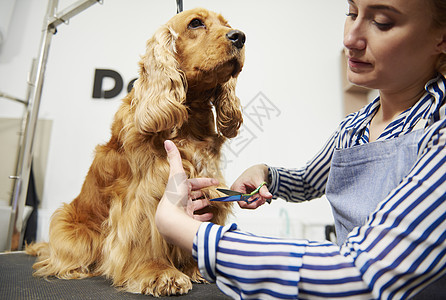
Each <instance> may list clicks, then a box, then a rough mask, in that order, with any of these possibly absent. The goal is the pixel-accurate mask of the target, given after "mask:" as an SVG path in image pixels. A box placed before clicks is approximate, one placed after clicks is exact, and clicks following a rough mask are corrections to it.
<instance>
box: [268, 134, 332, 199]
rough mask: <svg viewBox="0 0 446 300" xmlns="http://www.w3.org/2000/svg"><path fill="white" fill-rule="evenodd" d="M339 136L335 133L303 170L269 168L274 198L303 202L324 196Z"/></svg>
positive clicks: (270, 187)
mask: <svg viewBox="0 0 446 300" xmlns="http://www.w3.org/2000/svg"><path fill="white" fill-rule="evenodd" d="M337 135H338V132H335V133H334V134H333V135H332V136H331V137H330V139H329V140H328V141H327V142H326V144H325V145H324V147H323V148H322V149H321V150H320V151H319V152H318V153H317V154H316V156H314V158H313V159H312V160H310V161H309V162H308V163H307V164H306V165H305V167H303V168H300V169H286V168H277V167H268V170H269V177H270V178H269V179H270V182H269V191H270V192H271V193H272V194H273V195H274V198H282V199H284V200H286V201H289V202H301V201H306V200H311V199H314V198H318V197H321V196H322V195H324V194H325V186H326V183H327V179H328V173H329V171H330V162H331V157H332V156H333V151H334V143H335V139H336V137H337Z"/></svg>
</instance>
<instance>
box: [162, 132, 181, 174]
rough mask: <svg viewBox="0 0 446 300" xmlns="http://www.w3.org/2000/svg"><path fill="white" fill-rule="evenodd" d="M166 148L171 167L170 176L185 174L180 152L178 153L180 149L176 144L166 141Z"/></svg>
mask: <svg viewBox="0 0 446 300" xmlns="http://www.w3.org/2000/svg"><path fill="white" fill-rule="evenodd" d="M164 148H165V149H166V152H167V160H168V161H169V165H170V175H171V176H172V175H175V174H183V173H184V174H185V172H184V169H183V163H182V161H181V155H180V151H178V148H177V146H176V145H175V144H174V142H172V141H170V140H166V141H164Z"/></svg>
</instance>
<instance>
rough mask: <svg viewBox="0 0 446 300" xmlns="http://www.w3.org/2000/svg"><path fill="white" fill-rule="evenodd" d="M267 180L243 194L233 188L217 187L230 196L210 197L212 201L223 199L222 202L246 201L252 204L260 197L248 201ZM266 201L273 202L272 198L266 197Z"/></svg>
mask: <svg viewBox="0 0 446 300" xmlns="http://www.w3.org/2000/svg"><path fill="white" fill-rule="evenodd" d="M265 184H266V182H263V183H262V184H261V185H259V186H258V187H257V188H256V189H255V190H254V191H252V192H251V193H249V194H243V193H240V192H236V191H233V190H228V189H217V191H219V192H222V193H224V194H226V195H228V196H226V197H221V198H214V199H210V201H221V202H229V201H245V202H246V203H248V204H250V203H253V202H255V201H257V200H258V198H256V199H254V200H252V201H248V199H249V198H251V197H252V196H254V195H255V194H257V193H258V192H259V190H260V188H261V187H262V186H264V185H265ZM266 202H268V203H271V199H266Z"/></svg>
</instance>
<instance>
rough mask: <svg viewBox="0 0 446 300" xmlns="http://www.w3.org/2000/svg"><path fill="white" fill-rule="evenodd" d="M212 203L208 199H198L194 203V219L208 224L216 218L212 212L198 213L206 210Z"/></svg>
mask: <svg viewBox="0 0 446 300" xmlns="http://www.w3.org/2000/svg"><path fill="white" fill-rule="evenodd" d="M210 204H211V203H210V201H209V200H208V199H204V198H201V199H197V200H194V201H192V217H193V218H194V219H196V220H198V221H202V222H207V221H210V220H211V219H212V217H213V216H214V215H213V214H212V213H211V212H209V211H208V212H200V213H196V212H199V211H200V210H202V209H205V208H206V207H208V206H209V205H210Z"/></svg>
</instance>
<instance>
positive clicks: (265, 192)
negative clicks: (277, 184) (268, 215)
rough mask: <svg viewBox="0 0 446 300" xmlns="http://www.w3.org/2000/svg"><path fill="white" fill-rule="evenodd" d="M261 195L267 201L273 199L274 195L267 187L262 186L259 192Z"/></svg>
mask: <svg viewBox="0 0 446 300" xmlns="http://www.w3.org/2000/svg"><path fill="white" fill-rule="evenodd" d="M259 195H260V196H262V197H263V198H265V200H266V199H272V198H273V195H272V194H271V193H270V192H269V190H268V187H267V186H266V185H264V186H262V187H261V188H260V190H259Z"/></svg>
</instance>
